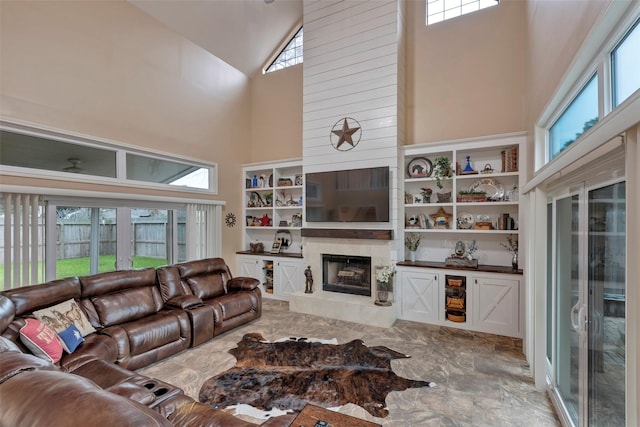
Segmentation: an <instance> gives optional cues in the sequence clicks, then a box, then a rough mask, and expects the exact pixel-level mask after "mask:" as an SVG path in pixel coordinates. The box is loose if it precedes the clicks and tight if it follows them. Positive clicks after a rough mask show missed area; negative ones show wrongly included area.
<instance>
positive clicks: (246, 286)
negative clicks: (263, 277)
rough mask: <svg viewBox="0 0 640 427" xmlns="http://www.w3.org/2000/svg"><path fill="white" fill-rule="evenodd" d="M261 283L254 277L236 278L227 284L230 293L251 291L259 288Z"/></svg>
mask: <svg viewBox="0 0 640 427" xmlns="http://www.w3.org/2000/svg"><path fill="white" fill-rule="evenodd" d="M259 284H260V281H259V280H258V279H254V278H253V277H234V278H233V279H231V280H229V283H227V289H228V290H229V292H237V291H251V290H254V289H255V288H257V287H258V285H259Z"/></svg>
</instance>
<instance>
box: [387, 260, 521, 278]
mask: <svg viewBox="0 0 640 427" xmlns="http://www.w3.org/2000/svg"><path fill="white" fill-rule="evenodd" d="M396 265H397V266H402V267H421V268H442V269H445V270H461V271H481V272H483V273H500V274H520V275H521V274H523V271H522V269H517V270H514V269H513V268H511V267H505V266H503V265H488V264H479V265H478V268H470V267H459V266H455V265H446V264H445V263H444V262H433V261H400V262H398V263H396Z"/></svg>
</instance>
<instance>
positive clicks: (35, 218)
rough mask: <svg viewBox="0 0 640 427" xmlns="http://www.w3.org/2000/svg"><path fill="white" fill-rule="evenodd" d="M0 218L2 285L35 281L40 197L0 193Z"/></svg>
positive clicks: (40, 250)
mask: <svg viewBox="0 0 640 427" xmlns="http://www.w3.org/2000/svg"><path fill="white" fill-rule="evenodd" d="M2 203H3V208H4V212H3V213H4V221H3V222H2V228H3V229H4V230H3V234H4V245H3V248H2V250H3V252H4V255H3V261H4V276H3V278H2V279H3V286H4V289H11V288H17V287H20V286H24V285H29V284H34V283H37V282H38V281H39V277H42V276H39V271H42V268H43V267H42V266H44V263H40V261H43V260H44V256H43V254H44V232H43V231H44V215H43V212H44V211H43V204H42V197H41V196H40V195H36V194H20V193H2Z"/></svg>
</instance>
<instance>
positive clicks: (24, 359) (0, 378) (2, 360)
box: [0, 351, 59, 425]
mask: <svg viewBox="0 0 640 427" xmlns="http://www.w3.org/2000/svg"><path fill="white" fill-rule="evenodd" d="M35 370H43V371H57V370H59V369H58V367H57V366H56V365H54V364H53V363H51V362H49V361H46V360H44V359H41V358H39V357H36V356H33V355H31V354H25V353H21V352H19V351H3V352H1V353H0V384H2V383H3V382H5V381H6V380H8V379H9V378H12V377H13V376H15V375H18V374H20V373H21V372H24V371H35ZM0 425H2V424H0Z"/></svg>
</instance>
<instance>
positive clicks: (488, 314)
mask: <svg viewBox="0 0 640 427" xmlns="http://www.w3.org/2000/svg"><path fill="white" fill-rule="evenodd" d="M471 300H472V301H473V311H472V313H473V314H472V318H473V326H474V329H475V330H478V331H482V332H490V333H494V334H500V335H509V336H516V335H518V333H519V327H518V326H519V318H520V315H519V313H520V281H519V280H517V279H501V278H497V277H474V278H473V289H472V291H471Z"/></svg>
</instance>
